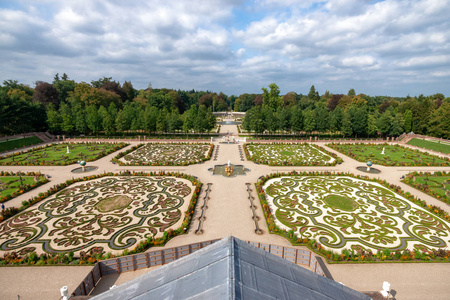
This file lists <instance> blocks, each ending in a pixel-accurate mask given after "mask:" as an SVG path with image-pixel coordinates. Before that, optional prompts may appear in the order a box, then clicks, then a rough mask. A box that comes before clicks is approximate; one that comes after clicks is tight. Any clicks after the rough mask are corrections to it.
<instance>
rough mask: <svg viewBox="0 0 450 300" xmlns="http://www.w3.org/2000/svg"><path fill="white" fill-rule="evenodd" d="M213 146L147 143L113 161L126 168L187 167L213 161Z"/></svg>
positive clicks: (205, 144)
mask: <svg viewBox="0 0 450 300" xmlns="http://www.w3.org/2000/svg"><path fill="white" fill-rule="evenodd" d="M213 149H214V145H213V144H207V143H204V144H194V143H147V144H141V145H138V146H136V147H133V148H132V149H130V150H128V151H126V152H124V153H120V154H119V155H117V156H116V157H115V158H114V159H113V161H114V162H117V163H119V164H120V165H125V166H130V165H131V166H187V165H190V164H195V163H199V162H203V161H206V160H209V159H211V154H212V151H213Z"/></svg>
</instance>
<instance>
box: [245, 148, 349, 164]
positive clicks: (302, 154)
mask: <svg viewBox="0 0 450 300" xmlns="http://www.w3.org/2000/svg"><path fill="white" fill-rule="evenodd" d="M244 152H245V155H246V157H247V159H248V160H252V161H254V162H255V163H259V164H265V165H270V166H334V165H336V164H337V163H340V162H342V159H341V158H340V157H338V156H337V155H335V154H333V153H330V152H328V151H326V150H325V149H324V148H322V147H320V146H317V145H312V144H308V143H303V144H291V143H272V144H264V143H261V144H259V143H247V144H244Z"/></svg>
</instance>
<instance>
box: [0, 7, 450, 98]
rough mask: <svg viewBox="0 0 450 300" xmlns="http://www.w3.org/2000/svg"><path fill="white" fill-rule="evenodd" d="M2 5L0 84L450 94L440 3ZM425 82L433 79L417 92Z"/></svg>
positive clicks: (446, 23)
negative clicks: (110, 81) (63, 76)
mask: <svg viewBox="0 0 450 300" xmlns="http://www.w3.org/2000/svg"><path fill="white" fill-rule="evenodd" d="M3 2H5V3H8V2H9V3H10V4H11V5H9V6H6V7H10V8H9V9H6V8H3V9H2V8H0V63H1V65H2V69H1V70H0V81H2V80H5V79H10V78H13V79H18V80H20V81H24V83H28V84H31V83H32V82H34V81H36V80H47V81H51V79H52V78H53V75H54V74H55V73H57V72H59V73H63V72H66V73H67V74H69V76H70V77H72V78H74V79H75V80H77V81H81V80H83V81H87V82H89V81H91V80H93V79H97V78H98V77H101V76H112V77H113V78H114V79H115V80H119V81H121V82H123V81H124V80H131V81H132V82H133V84H134V85H135V86H136V87H138V88H139V87H141V88H142V87H146V86H147V84H148V82H149V81H152V83H153V85H154V86H155V87H157V86H161V87H162V86H164V87H168V88H185V89H192V88H194V89H200V88H205V89H208V90H214V91H217V92H219V91H224V92H226V93H237V94H239V93H243V92H259V91H260V88H261V87H262V86H267V85H268V84H270V83H272V82H275V83H277V84H278V85H279V86H280V88H281V90H282V93H283V92H288V91H292V90H294V91H297V92H299V93H300V92H303V93H305V92H307V91H308V89H309V87H310V86H311V85H312V84H315V85H316V86H318V85H322V88H323V89H324V90H325V89H326V90H330V91H331V92H336V93H338V92H346V91H347V90H348V88H349V86H350V87H353V88H355V89H357V90H358V91H361V92H364V93H367V94H389V93H393V94H394V95H406V94H408V93H410V94H413V93H412V92H411V89H413V91H417V93H424V94H426V93H427V91H428V90H431V89H433V88H435V87H439V86H442V87H444V88H443V89H444V90H445V91H443V90H442V88H441V89H440V91H441V92H444V93H445V92H447V93H448V94H450V87H448V81H449V79H450V74H448V71H447V69H448V67H449V63H450V61H449V57H448V53H450V20H449V19H448V15H449V14H450V2H449V1H447V0H417V1H396V0H385V1H377V2H374V1H370V0H328V1H325V0H280V1H275V0H253V1H245V2H242V1H239V0H211V1H204V0H191V1H187V0H179V1H165V0H153V1H144V0H139V1H133V3H132V4H129V3H128V2H124V1H119V0H109V1H101V2H97V1H88V0H79V1H56V0H42V1H39V2H36V1H31V0H28V1H27V0H19V1H13V0H7V1H3ZM0 6H1V5H0ZM248 12H252V14H251V15H249V14H248ZM245 20H251V21H248V22H247V23H245ZM237 21H239V22H237ZM237 23H239V24H237ZM406 70H407V71H408V73H405V71H406ZM361 71H364V72H361ZM425 74H426V75H425ZM426 76H428V77H429V78H430V79H429V80H431V81H432V82H431V83H430V81H429V82H427V85H424V84H421V83H420V81H421V80H422V81H423V80H424V78H425V77H426ZM402 77H404V78H405V80H402V79H400V78H402ZM45 78H47V79H45ZM385 78H390V81H389V83H386V80H385ZM369 82H370V83H369ZM411 82H413V83H414V84H411V85H408V84H409V83H411ZM378 87H383V89H384V90H383V91H379V90H377V88H378ZM333 89H336V90H333ZM342 89H343V90H342ZM364 89H367V90H364ZM421 89H422V90H421Z"/></svg>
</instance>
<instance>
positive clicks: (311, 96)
mask: <svg viewBox="0 0 450 300" xmlns="http://www.w3.org/2000/svg"><path fill="white" fill-rule="evenodd" d="M308 99H309V100H311V101H314V102H316V101H319V99H320V96H319V92H317V91H316V88H315V87H314V85H312V86H311V88H310V89H309V93H308Z"/></svg>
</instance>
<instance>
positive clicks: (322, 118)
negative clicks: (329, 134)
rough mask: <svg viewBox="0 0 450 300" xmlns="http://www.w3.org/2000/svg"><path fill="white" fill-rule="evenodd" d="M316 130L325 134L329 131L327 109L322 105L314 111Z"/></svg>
mask: <svg viewBox="0 0 450 300" xmlns="http://www.w3.org/2000/svg"><path fill="white" fill-rule="evenodd" d="M315 113H316V129H317V130H318V131H319V132H326V131H327V130H329V129H330V122H329V113H328V109H326V108H325V106H323V105H319V106H318V107H317V108H316V110H315Z"/></svg>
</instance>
